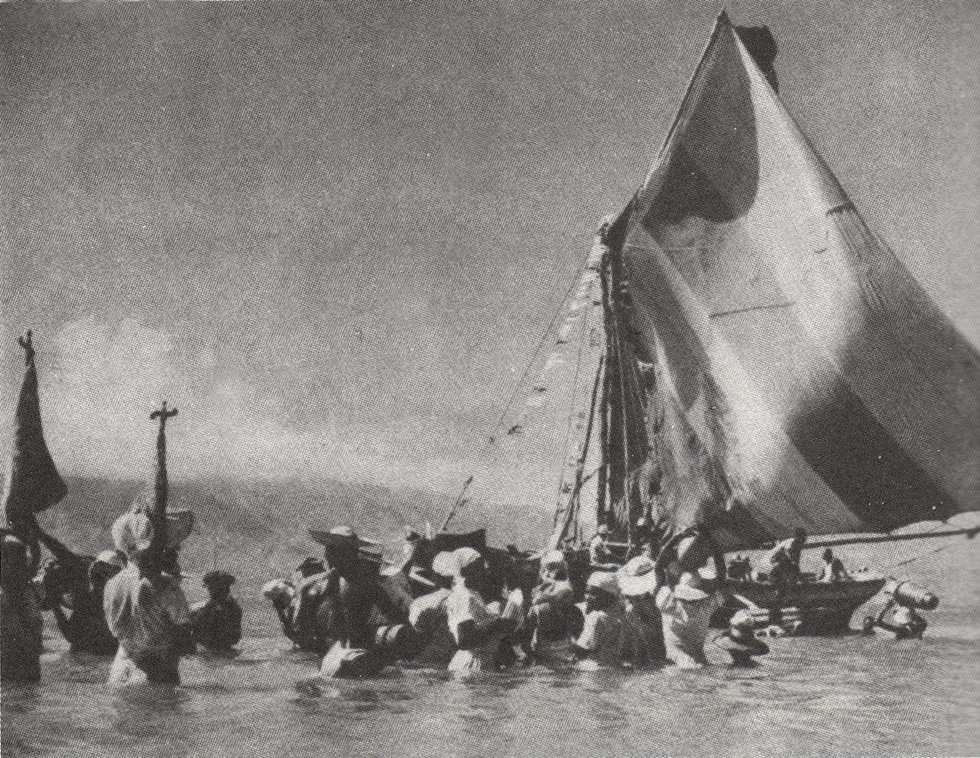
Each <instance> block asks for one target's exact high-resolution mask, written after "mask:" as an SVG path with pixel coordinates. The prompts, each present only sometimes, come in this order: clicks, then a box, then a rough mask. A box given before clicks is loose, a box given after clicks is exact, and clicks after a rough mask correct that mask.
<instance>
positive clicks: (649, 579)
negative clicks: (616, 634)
mask: <svg viewBox="0 0 980 758" xmlns="http://www.w3.org/2000/svg"><path fill="white" fill-rule="evenodd" d="M616 580H617V583H618V585H619V592H620V594H621V595H622V597H623V621H622V636H621V645H620V659H621V662H622V663H623V665H625V666H629V667H631V668H637V669H639V668H648V667H651V666H660V665H663V662H664V637H663V624H662V621H661V617H660V611H659V609H658V608H657V605H656V602H655V599H654V593H655V592H656V591H657V587H658V585H659V583H660V579H659V576H658V572H657V566H656V563H655V562H654V561H653V559H652V558H651V557H650V556H649V555H643V554H641V555H638V556H636V557H635V558H632V559H630V560H629V561H628V562H627V563H626V564H625V565H624V566H623V567H622V568H621V569H620V570H619V571H618V572H617V573H616Z"/></svg>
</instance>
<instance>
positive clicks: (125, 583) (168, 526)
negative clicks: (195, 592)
mask: <svg viewBox="0 0 980 758" xmlns="http://www.w3.org/2000/svg"><path fill="white" fill-rule="evenodd" d="M176 415H177V409H176V408H174V409H173V410H168V409H167V404H166V403H164V404H163V407H162V409H161V410H158V411H154V412H153V413H152V414H151V415H150V418H151V419H159V420H160V431H159V433H158V435H157V473H156V482H155V485H154V490H153V501H152V503H151V505H150V506H149V508H147V507H145V506H144V505H143V504H142V503H137V505H136V506H134V508H133V510H132V511H130V512H129V513H126V514H124V515H122V516H120V517H119V518H118V519H117V520H116V523H114V524H113V525H112V538H113V541H114V542H115V545H116V549H117V550H119V551H120V552H121V553H123V554H124V555H125V556H126V558H127V559H128V564H127V565H126V568H124V569H123V570H122V571H120V572H119V573H118V574H116V575H115V576H114V577H113V578H112V579H110V580H109V581H108V583H107V584H106V587H105V602H104V607H105V614H106V621H107V622H108V623H109V630H110V631H111V632H112V634H113V636H115V637H116V639H118V640H119V650H118V652H117V653H116V659H115V661H114V662H113V664H112V670H111V672H110V674H109V683H110V684H111V685H116V686H118V685H124V684H129V683H133V682H137V681H139V680H140V679H141V675H142V676H145V679H146V680H147V681H150V682H157V683H164V684H171V685H176V684H179V683H180V673H179V671H178V664H179V662H180V657H181V656H182V655H187V654H188V653H191V652H193V651H194V637H193V631H192V629H191V626H190V611H189V609H188V607H187V598H186V597H184V592H183V590H182V589H181V587H180V578H179V575H171V574H169V573H167V568H168V567H169V568H171V569H174V570H176V569H175V567H176V557H177V551H178V550H179V548H180V545H181V543H182V542H183V541H184V540H185V539H186V538H187V537H188V536H189V535H190V533H191V530H192V529H193V525H194V519H193V514H192V513H191V512H190V511H181V512H179V513H171V514H168V513H167V440H166V431H165V430H166V424H167V419H168V418H171V417H173V416H176ZM178 574H179V571H178Z"/></svg>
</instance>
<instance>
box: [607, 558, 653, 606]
mask: <svg viewBox="0 0 980 758" xmlns="http://www.w3.org/2000/svg"><path fill="white" fill-rule="evenodd" d="M656 568H657V566H656V564H655V563H654V562H653V561H652V560H650V559H649V558H647V557H646V556H645V555H638V556H636V557H635V558H633V559H632V560H631V561H629V562H628V563H627V564H626V565H625V566H623V567H622V568H621V569H620V570H619V571H617V572H616V578H617V579H618V581H619V588H620V590H621V591H622V593H623V594H624V595H625V596H626V597H639V596H640V595H646V594H647V593H650V592H654V591H655V590H656V589H657V584H658V583H657V572H656Z"/></svg>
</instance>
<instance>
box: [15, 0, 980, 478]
mask: <svg viewBox="0 0 980 758" xmlns="http://www.w3.org/2000/svg"><path fill="white" fill-rule="evenodd" d="M976 8H977V6H976V4H975V3H971V2H968V1H966V0H964V1H962V2H955V1H948V2H942V3H937V2H927V1H925V0H922V1H920V2H911V1H910V0H902V1H901V2H898V1H896V2H882V1H881V0H878V1H875V2H864V3H854V2H851V0H839V1H833V2H822V3H816V2H814V3H811V2H802V1H801V2H765V3H761V2H760V3H752V2H731V3H729V4H728V10H729V13H730V14H731V15H732V17H733V18H734V20H735V22H736V23H741V24H761V23H766V24H768V25H769V26H770V27H771V28H772V30H773V32H774V34H775V36H776V38H777V40H778V42H779V44H780V55H779V57H778V59H777V61H776V63H777V69H778V71H779V78H780V82H781V85H782V96H783V98H784V100H785V101H786V102H787V104H788V106H789V108H790V110H791V111H792V112H793V113H794V114H795V115H796V117H797V118H798V120H799V121H800V123H801V124H802V125H803V128H804V129H805V131H806V132H807V133H808V134H809V136H810V137H811V139H812V140H813V142H814V144H815V146H816V147H817V149H818V150H819V151H820V152H821V153H822V154H823V155H824V157H825V158H826V159H827V162H828V163H829V164H830V166H831V167H832V169H833V170H834V171H835V172H836V173H837V175H838V176H839V178H840V179H841V182H842V184H843V185H844V187H845V189H846V190H847V191H848V192H849V193H850V194H851V196H852V198H853V199H854V200H855V203H856V205H857V206H858V208H859V209H860V210H861V211H862V212H863V213H864V215H865V217H866V218H867V219H868V221H869V222H870V224H871V226H872V227H873V228H875V229H876V230H877V231H878V232H879V233H880V234H881V236H882V237H883V238H884V239H885V240H886V241H887V242H888V243H889V244H890V245H891V246H892V247H893V249H894V250H895V251H896V253H897V254H898V255H899V257H900V258H901V259H902V260H904V261H905V262H906V263H907V265H908V266H909V268H910V269H911V270H912V272H913V273H914V274H915V275H916V277H917V278H918V279H919V280H920V281H921V282H922V283H923V285H924V286H925V288H926V289H927V290H928V292H929V293H930V294H931V295H932V296H933V298H934V299H935V300H936V302H937V303H938V304H939V305H940V307H942V308H943V309H944V310H945V311H946V312H947V313H948V314H949V315H950V316H951V317H952V319H953V321H954V322H955V323H956V324H957V325H958V326H959V328H960V329H961V330H962V331H963V332H964V333H965V334H966V335H967V336H968V337H969V338H970V339H971V340H973V342H974V343H978V342H980V311H978V309H977V307H976V301H977V295H978V284H977V282H978V275H980V262H978V261H980V256H978V241H977V240H978V239H980V223H978V221H977V219H976V218H975V217H974V216H975V205H976V197H977V189H978V186H977V183H978V179H977V177H978V172H977V152H978V151H977V148H978V142H977V138H978V124H977V119H978V113H980V108H978V103H977V97H978V95H977V93H978V92H980V82H978V81H977V79H978V73H977V65H976V61H977V55H976V51H977V43H978V37H977V32H978V14H977V10H976ZM720 9H721V5H717V6H716V5H713V4H712V3H710V2H703V0H692V1H691V2H686V3H681V2H662V1H661V2H656V1H655V0H641V1H638V2H618V1H617V2H592V1H589V2H566V1H564V0H563V1H561V2H559V0H551V1H550V2H548V1H545V0H535V1H534V2H530V1H528V2H483V1H477V2H472V1H467V2H436V1H433V0H425V2H363V0H358V1H357V2H350V3H339V2H321V3H316V2H303V3H254V4H252V3H249V4H242V3H229V4H224V3H212V4H203V3H200V4H199V3H173V4H167V3H164V4H152V5H151V4H141V3H125V4H118V5H117V4H95V3H93V4H68V3H65V4H57V3H46V4H43V5H28V6H22V5H11V4H8V5H0V53H2V58H0V87H2V89H0V123H2V125H3V140H2V145H0V156H2V160H0V170H2V181H0V197H2V205H0V225H2V232H0V255H2V263H3V268H2V273H0V276H2V278H0V288H2V300H0V308H2V311H0V313H2V331H0V346H2V347H0V357H2V360H0V366H2V369H0V376H2V378H3V397H2V401H0V412H2V414H3V419H4V420H6V419H9V417H10V415H11V414H12V403H13V399H14V395H15V392H16V388H17V386H18V383H19V381H20V375H21V374H20V372H21V366H22V363H21V356H20V351H19V349H17V348H16V345H15V343H14V342H13V340H14V337H15V336H16V334H17V333H21V332H23V331H24V330H25V329H27V328H28V327H30V328H33V329H34V332H35V335H36V341H37V344H38V348H39V351H38V355H39V371H40V373H41V383H42V408H43V412H44V417H45V422H46V425H47V431H48V440H49V444H50V446H51V448H52V451H53V453H54V456H55V459H56V461H57V462H58V464H59V466H60V467H61V469H62V471H63V472H65V473H69V474H72V473H74V474H93V473H98V474H103V473H108V474H112V475H121V476H133V475H137V476H140V475H143V473H144V471H145V469H146V462H147V460H148V458H149V454H150V450H151V445H152V438H153V428H152V425H150V423H149V421H148V419H147V414H148V413H149V411H150V410H151V408H152V406H153V405H154V404H155V403H158V402H159V400H160V399H161V398H164V397H166V398H168V399H169V400H170V401H171V402H173V403H176V404H177V405H178V406H179V407H180V410H181V415H180V417H179V420H177V421H175V422H174V423H173V425H172V427H173V431H172V436H171V439H172V444H173V459H174V462H173V465H172V469H173V471H174V473H175V475H177V476H195V475H207V474H220V475H227V476H241V477H254V476H292V475H311V476H315V475H325V476H336V477H341V478H355V479H374V480H378V481H381V482H383V483H392V482H407V483H412V484H431V485H434V486H437V487H441V486H452V485H453V483H455V482H457V481H459V480H461V479H462V478H464V477H465V476H466V474H467V473H468V472H469V470H471V468H472V467H473V465H474V460H475V459H476V455H477V451H478V449H479V448H480V447H481V444H482V441H483V440H484V439H485V437H486V435H487V434H488V433H489V432H490V430H491V427H492V424H493V421H494V420H496V418H497V417H498V416H499V414H500V412H501V410H502V407H503V405H504V403H505V402H506V400H507V398H508V396H509V395H510V393H511V390H512V389H513V385H514V381H515V377H516V376H519V375H520V373H521V372H522V371H523V370H524V367H525V363H526V361H527V360H528V358H529V356H530V353H531V351H532V349H533V348H534V346H535V345H536V343H537V341H538V340H539V339H540V337H541V335H542V330H544V328H545V326H546V325H547V323H548V321H549V319H550V318H551V315H552V311H553V309H554V307H555V305H556V303H557V301H558V300H559V299H560V297H561V295H562V294H563V293H564V292H565V290H566V288H567V286H568V284H569V282H570V281H571V278H572V277H573V276H574V273H575V268H576V266H577V265H578V264H579V263H580V262H581V261H582V259H583V256H584V255H585V254H586V253H587V251H588V247H589V245H590V241H591V237H592V234H593V231H594V229H595V228H596V226H597V224H598V222H599V220H600V218H601V217H602V216H603V215H605V214H607V213H611V212H617V211H618V210H619V209H620V208H621V207H622V206H623V204H624V203H625V202H626V200H627V199H628V198H629V196H630V195H631V193H632V192H633V190H634V189H635V188H636V187H637V186H638V185H639V184H640V182H641V181H642V179H643V177H644V175H645V173H646V171H647V169H648V167H649V165H650V163H651V161H652V160H653V158H654V156H655V154H656V151H657V149H658V147H659V145H660V142H661V140H662V139H663V135H664V133H665V131H666V129H667V127H668V125H669V123H670V121H671V119H672V118H673V115H674V113H675V111H676V108H677V106H678V104H679V100H680V97H681V95H682V93H683V89H684V86H685V84H686V82H687V80H688V78H689V77H690V74H691V72H692V70H693V67H694V65H695V64H696V62H697V59H698V56H699V55H700V52H701V50H702V48H703V45H704V43H705V41H706V39H707V35H708V33H709V32H710V30H711V26H712V24H713V22H714V18H715V16H716V15H717V13H718V11H719V10H720Z"/></svg>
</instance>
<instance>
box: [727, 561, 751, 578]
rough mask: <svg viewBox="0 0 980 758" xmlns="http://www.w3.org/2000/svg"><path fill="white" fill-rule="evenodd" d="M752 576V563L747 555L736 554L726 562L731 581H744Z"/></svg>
mask: <svg viewBox="0 0 980 758" xmlns="http://www.w3.org/2000/svg"><path fill="white" fill-rule="evenodd" d="M751 576H752V564H751V563H750V562H749V557H748V556H747V555H743V554H739V555H736V556H735V557H734V558H732V560H731V561H730V562H729V564H728V578H729V579H731V580H732V581H733V582H746V581H748V580H749V579H750V578H751Z"/></svg>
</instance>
